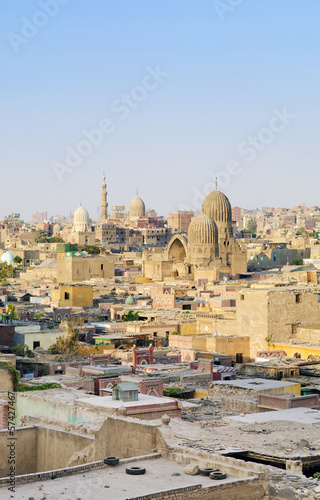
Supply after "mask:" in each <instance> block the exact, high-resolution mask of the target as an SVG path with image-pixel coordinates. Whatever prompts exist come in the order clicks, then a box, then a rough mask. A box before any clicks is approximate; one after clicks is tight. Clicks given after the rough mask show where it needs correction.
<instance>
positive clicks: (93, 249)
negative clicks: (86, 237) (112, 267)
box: [82, 245, 100, 255]
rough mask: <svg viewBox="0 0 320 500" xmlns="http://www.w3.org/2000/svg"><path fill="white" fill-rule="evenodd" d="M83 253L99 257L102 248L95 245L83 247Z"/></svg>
mask: <svg viewBox="0 0 320 500" xmlns="http://www.w3.org/2000/svg"><path fill="white" fill-rule="evenodd" d="M82 251H83V252H87V253H90V254H91V255H98V254H99V253H100V248H99V247H96V246H95V245H86V246H84V247H82Z"/></svg>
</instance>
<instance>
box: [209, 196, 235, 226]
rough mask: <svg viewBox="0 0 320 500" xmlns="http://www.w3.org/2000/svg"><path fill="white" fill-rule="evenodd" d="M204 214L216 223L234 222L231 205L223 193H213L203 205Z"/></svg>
mask: <svg viewBox="0 0 320 500" xmlns="http://www.w3.org/2000/svg"><path fill="white" fill-rule="evenodd" d="M202 212H204V213H205V214H207V215H208V216H209V217H211V219H213V220H214V221H215V222H232V210H231V204H230V201H229V200H228V198H227V197H226V196H225V195H224V194H223V193H221V191H218V190H216V191H212V193H210V194H208V196H207V197H206V198H205V200H204V202H203V204H202Z"/></svg>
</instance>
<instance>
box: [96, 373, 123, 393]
mask: <svg viewBox="0 0 320 500" xmlns="http://www.w3.org/2000/svg"><path fill="white" fill-rule="evenodd" d="M96 380H98V384H99V388H98V391H99V392H98V393H99V396H108V394H107V393H106V392H102V389H105V388H106V387H107V388H108V389H112V387H113V386H114V385H116V384H119V382H120V381H121V379H120V377H114V378H98V379H96Z"/></svg>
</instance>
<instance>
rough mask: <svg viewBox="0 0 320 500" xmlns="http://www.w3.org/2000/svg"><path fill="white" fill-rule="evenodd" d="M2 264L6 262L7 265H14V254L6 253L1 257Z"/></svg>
mask: <svg viewBox="0 0 320 500" xmlns="http://www.w3.org/2000/svg"><path fill="white" fill-rule="evenodd" d="M1 262H6V263H7V264H13V262H14V260H13V255H12V253H10V252H8V251H6V252H4V254H3V255H2V256H1Z"/></svg>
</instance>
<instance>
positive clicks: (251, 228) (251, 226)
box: [247, 219, 257, 233]
mask: <svg viewBox="0 0 320 500" xmlns="http://www.w3.org/2000/svg"><path fill="white" fill-rule="evenodd" d="M247 228H248V229H249V231H250V233H256V232H257V221H256V220H255V219H250V220H249V221H248V226H247Z"/></svg>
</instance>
